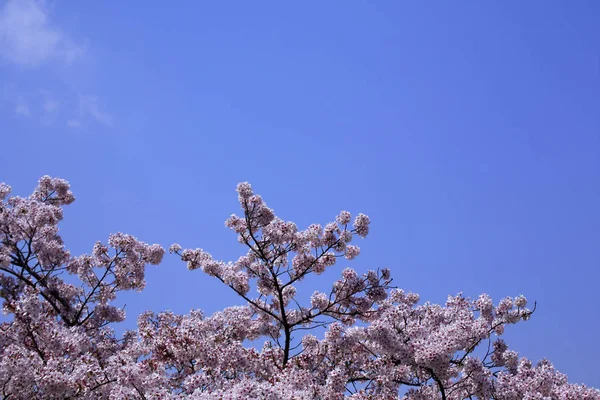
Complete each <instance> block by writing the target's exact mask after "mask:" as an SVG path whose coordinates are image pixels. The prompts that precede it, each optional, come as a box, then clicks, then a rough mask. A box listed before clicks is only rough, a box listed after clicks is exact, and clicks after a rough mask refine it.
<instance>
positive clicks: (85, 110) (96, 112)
mask: <svg viewBox="0 0 600 400" xmlns="http://www.w3.org/2000/svg"><path fill="white" fill-rule="evenodd" d="M78 111H79V117H80V118H86V117H91V118H93V119H94V120H96V121H97V122H99V123H101V124H103V125H106V126H108V127H109V128H112V126H113V117H112V115H111V114H109V113H108V112H106V111H104V110H102V109H101V108H100V106H99V105H98V99H97V98H96V97H95V96H79V110H78Z"/></svg>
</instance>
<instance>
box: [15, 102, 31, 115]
mask: <svg viewBox="0 0 600 400" xmlns="http://www.w3.org/2000/svg"><path fill="white" fill-rule="evenodd" d="M15 113H16V114H17V115H18V116H19V117H25V118H29V117H31V109H30V108H29V105H28V104H27V102H26V101H25V100H24V99H23V98H21V97H19V99H18V100H17V105H16V106H15Z"/></svg>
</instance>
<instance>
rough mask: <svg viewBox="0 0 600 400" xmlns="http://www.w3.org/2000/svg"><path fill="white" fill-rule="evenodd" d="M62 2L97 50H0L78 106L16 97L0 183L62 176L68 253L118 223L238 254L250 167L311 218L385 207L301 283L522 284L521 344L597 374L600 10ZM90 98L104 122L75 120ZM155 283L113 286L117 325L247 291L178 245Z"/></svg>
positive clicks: (583, 5) (517, 288)
mask: <svg viewBox="0 0 600 400" xmlns="http://www.w3.org/2000/svg"><path fill="white" fill-rule="evenodd" d="M48 13H49V15H50V16H51V18H52V21H53V23H55V24H56V25H57V26H60V27H61V30H62V31H63V32H65V33H68V34H69V35H70V37H71V38H74V40H76V41H85V44H86V49H87V50H86V56H85V57H83V58H82V59H81V60H79V61H78V62H77V63H75V64H70V65H68V66H60V65H57V63H48V64H47V65H44V66H38V67H33V68H32V67H28V68H21V67H19V66H15V65H13V64H11V63H10V62H4V63H2V64H1V65H0V79H1V80H2V81H3V82H4V83H6V84H7V85H9V86H10V87H12V88H16V92H21V91H22V92H23V93H28V94H29V97H28V99H30V101H32V102H35V99H36V97H35V93H39V90H44V91H47V93H51V95H52V96H54V98H55V99H57V101H59V102H60V104H61V108H60V109H59V110H58V111H57V114H56V115H57V116H56V118H55V119H54V120H53V121H52V122H51V123H48V122H47V121H45V122H44V121H40V120H39V119H36V118H35V116H30V117H28V118H19V117H18V116H16V115H15V112H14V106H13V105H12V104H13V103H10V101H8V100H7V101H4V103H3V106H2V107H0V117H1V119H0V135H1V141H0V147H1V150H0V158H1V167H0V181H5V182H7V183H9V184H10V185H12V186H13V189H14V190H13V191H14V193H15V194H19V195H27V194H28V193H30V191H31V190H32V189H33V187H34V186H35V183H36V181H37V179H38V178H39V177H40V176H41V175H44V174H50V175H53V176H59V177H63V178H65V179H67V180H69V181H70V182H71V184H72V187H73V190H74V192H75V195H76V197H77V201H76V202H75V203H74V204H73V205H71V206H69V207H68V209H67V211H66V214H65V221H64V223H63V224H62V232H63V235H64V238H65V240H66V242H67V245H68V247H69V248H70V249H71V250H72V252H73V253H74V254H81V253H84V252H88V251H90V250H91V247H92V245H93V243H94V242H95V241H96V240H103V241H105V240H106V238H107V236H108V234H109V233H111V232H116V231H123V232H127V233H131V234H134V235H136V236H137V237H139V238H140V239H142V240H144V241H147V242H152V243H160V244H162V245H164V246H168V245H170V244H171V243H173V242H179V243H181V244H182V245H183V246H184V247H202V248H204V249H205V250H208V251H210V252H212V254H213V255H214V256H215V257H216V258H220V259H224V260H234V259H236V258H237V257H238V256H239V255H241V254H242V253H243V252H244V249H243V247H241V246H240V245H239V244H237V242H236V238H235V235H234V234H233V233H232V232H230V231H229V230H227V229H226V228H225V227H224V225H223V222H224V221H225V219H226V218H227V217H228V216H229V214H231V213H233V212H238V210H239V206H238V204H237V199H236V194H235V191H234V190H235V186H236V184H237V182H239V181H243V180H247V181H249V182H251V183H252V185H253V187H254V188H255V189H256V191H257V192H258V193H260V194H261V195H262V196H263V197H264V198H265V200H266V201H267V203H268V204H269V206H271V207H272V208H274V209H275V211H276V213H278V215H279V216H281V217H282V218H284V219H287V220H293V221H295V222H297V224H298V226H299V227H300V228H305V227H306V226H308V225H309V224H310V223H312V222H319V223H326V222H328V221H330V220H331V219H332V218H333V217H334V216H335V215H336V214H337V213H338V212H339V211H340V210H342V209H348V210H349V211H351V212H352V213H357V212H363V213H366V214H368V215H369V216H370V217H371V220H372V225H371V227H372V230H371V232H372V233H371V234H370V235H369V237H368V238H367V239H365V240H364V241H361V242H359V244H360V246H361V248H362V254H361V256H360V257H359V258H358V259H357V260H355V261H352V262H342V263H341V264H340V265H338V266H336V267H335V268H336V270H335V271H331V272H330V273H328V274H326V275H325V276H324V277H323V278H322V279H319V280H311V281H310V282H308V283H307V285H308V287H304V288H303V290H304V292H303V293H310V292H312V290H314V288H316V287H319V288H325V287H327V285H328V284H329V282H331V281H333V279H335V278H336V277H337V276H338V274H339V271H340V270H341V269H342V268H343V267H345V266H347V265H349V266H354V267H355V268H357V269H358V270H360V271H364V270H366V269H368V268H377V267H389V268H391V269H392V274H393V277H395V283H396V284H397V285H398V286H400V287H402V288H405V289H408V290H412V291H414V292H417V293H419V294H420V295H421V299H422V300H430V301H434V302H443V301H445V299H446V296H447V295H448V294H455V293H457V292H464V294H465V295H468V296H472V297H476V296H477V295H478V294H479V293H481V292H487V293H489V294H490V295H492V296H493V298H494V300H495V301H498V300H500V299H501V298H502V297H503V296H505V295H511V296H515V295H518V294H521V293H523V294H525V295H526V296H527V297H528V298H529V299H530V300H536V301H537V302H538V310H537V312H536V313H535V315H534V317H533V318H532V320H531V321H529V322H526V323H523V324H520V325H517V326H514V327H510V328H509V329H507V334H506V340H507V341H508V343H509V345H511V346H512V347H513V348H515V349H516V350H517V351H519V352H520V353H521V354H523V355H526V356H528V357H530V358H531V359H533V360H539V359H541V358H543V357H548V358H549V359H550V360H551V361H552V362H553V363H554V364H555V365H556V367H557V368H558V369H559V370H561V371H563V372H565V373H567V374H568V375H569V378H570V381H573V382H583V383H586V384H588V385H592V386H600V374H598V369H597V363H598V359H600V347H599V346H598V331H599V329H600V312H599V310H598V307H599V305H600V301H599V300H598V285H599V284H600V279H599V277H600V275H599V272H598V267H599V264H600V246H599V245H600V189H599V185H600V113H599V111H600V94H599V93H600V28H599V26H600V25H598V21H599V20H600V3H598V2H595V1H577V2H558V1H528V2H516V1H512V2H499V1H497V2H495V1H488V2H475V1H458V2H442V1H439V2H435V1H430V2H416V1H406V2H395V1H388V2H386V1H380V2H366V1H352V2H313V3H306V2H303V3H302V4H300V3H297V4H290V3H285V4H282V3H279V2H214V1H213V2H195V1H187V2H184V1H181V2H175V3H169V4H166V3H164V2H160V3H158V2H142V1H130V2H78V1H73V0H71V1H57V2H55V3H53V4H52V5H51V6H50V7H49V9H48ZM45 93H46V92H45ZM80 93H93V94H94V95H95V96H97V97H98V99H100V100H99V101H101V104H102V106H103V107H104V110H105V112H106V113H110V115H111V119H112V122H111V124H110V125H111V126H107V125H103V124H100V123H96V124H94V123H93V121H91V122H90V123H88V124H86V125H85V127H83V128H81V129H70V128H69V127H67V125H66V123H65V121H66V119H67V118H69V115H68V114H69V112H70V111H69V107H71V108H72V109H73V108H76V105H75V100H73V99H74V98H75V97H76V96H77V95H78V94H80ZM5 97H6V96H5ZM9 100H10V98H9ZM61 113H62V114H61ZM323 280H324V281H323ZM147 281H148V285H147V289H146V290H145V291H144V292H142V293H132V294H127V295H126V296H123V297H122V298H120V300H119V301H120V303H126V304H127V307H126V309H127V311H128V320H127V322H125V323H123V324H121V326H120V327H118V330H121V329H123V328H132V327H134V326H135V318H136V316H137V315H138V314H139V313H140V312H141V311H143V310H146V309H152V310H156V311H158V310H163V309H171V310H173V311H175V312H177V313H186V312H188V311H189V309H190V308H201V309H203V310H205V311H206V313H208V314H211V313H212V312H214V311H216V310H219V309H221V308H223V307H225V306H227V305H231V304H241V303H240V302H239V300H238V299H236V298H235V296H233V294H232V293H230V292H228V291H227V290H228V289H227V288H225V287H221V286H219V284H218V282H217V281H216V280H212V279H210V278H208V277H206V276H204V275H203V274H202V273H201V272H200V271H195V272H189V271H187V270H186V268H185V265H184V264H183V263H182V262H181V261H178V260H177V258H176V257H173V256H167V257H166V258H165V261H164V263H163V264H162V265H161V266H160V267H154V268H151V269H149V270H148V276H147ZM305 286H306V285H305Z"/></svg>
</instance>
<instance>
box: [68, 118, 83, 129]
mask: <svg viewBox="0 0 600 400" xmlns="http://www.w3.org/2000/svg"><path fill="white" fill-rule="evenodd" d="M67 126H68V127H69V128H71V129H79V128H83V124H82V123H81V122H80V121H78V120H76V119H70V120H68V121H67Z"/></svg>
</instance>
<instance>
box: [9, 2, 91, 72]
mask: <svg viewBox="0 0 600 400" xmlns="http://www.w3.org/2000/svg"><path fill="white" fill-rule="evenodd" d="M84 50H85V49H84V47H83V46H79V45H77V44H76V43H75V42H74V41H73V40H72V39H70V38H69V37H68V36H67V35H66V34H65V33H63V32H62V31H61V30H60V29H59V28H58V27H56V26H55V25H54V24H53V23H52V22H51V21H50V18H49V14H48V9H47V7H46V3H45V2H44V1H43V0H8V1H6V2H5V3H4V6H3V7H2V8H1V9H0V57H2V58H3V59H4V60H5V61H8V62H10V63H12V64H15V65H17V66H21V67H37V66H40V65H42V64H45V63H47V62H49V61H59V62H62V63H64V64H69V63H71V62H73V61H74V60H76V59H78V58H80V57H81V56H82V55H83V53H84Z"/></svg>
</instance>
